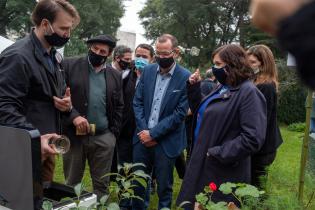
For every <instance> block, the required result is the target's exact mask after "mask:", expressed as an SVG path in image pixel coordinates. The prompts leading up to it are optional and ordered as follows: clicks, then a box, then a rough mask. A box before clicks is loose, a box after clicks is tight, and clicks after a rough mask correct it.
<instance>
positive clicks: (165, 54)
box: [155, 50, 174, 56]
mask: <svg viewBox="0 0 315 210" xmlns="http://www.w3.org/2000/svg"><path fill="white" fill-rule="evenodd" d="M172 53H174V50H171V51H161V52H159V51H156V52H155V54H156V55H157V56H170V55H171V54H172Z"/></svg>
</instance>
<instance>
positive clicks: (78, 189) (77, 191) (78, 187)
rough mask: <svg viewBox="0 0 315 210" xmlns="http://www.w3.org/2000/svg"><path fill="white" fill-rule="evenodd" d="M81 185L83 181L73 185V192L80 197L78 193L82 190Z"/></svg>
mask: <svg viewBox="0 0 315 210" xmlns="http://www.w3.org/2000/svg"><path fill="white" fill-rule="evenodd" d="M83 187H84V185H83V183H79V184H77V185H76V186H74V192H75V194H76V196H77V197H80V195H81V193H82V191H83Z"/></svg>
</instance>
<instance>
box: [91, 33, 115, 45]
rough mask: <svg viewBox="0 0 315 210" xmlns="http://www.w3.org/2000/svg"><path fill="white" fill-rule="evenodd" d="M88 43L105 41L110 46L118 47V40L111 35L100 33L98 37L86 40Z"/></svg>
mask: <svg viewBox="0 0 315 210" xmlns="http://www.w3.org/2000/svg"><path fill="white" fill-rule="evenodd" d="M86 43H87V44H91V43H103V44H107V45H108V46H109V47H112V48H115V47H116V40H115V39H114V38H113V37H112V36H110V35H98V36H96V37H92V38H90V39H89V40H87V41H86Z"/></svg>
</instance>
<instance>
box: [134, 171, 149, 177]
mask: <svg viewBox="0 0 315 210" xmlns="http://www.w3.org/2000/svg"><path fill="white" fill-rule="evenodd" d="M133 174H134V175H136V176H138V177H142V178H146V179H150V178H151V176H150V175H148V174H146V173H144V171H142V170H137V171H134V172H133Z"/></svg>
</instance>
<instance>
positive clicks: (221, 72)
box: [212, 66, 227, 85]
mask: <svg viewBox="0 0 315 210" xmlns="http://www.w3.org/2000/svg"><path fill="white" fill-rule="evenodd" d="M212 73H213V75H214V76H215V78H216V79H217V80H218V81H219V82H220V83H221V84H222V85H226V78H227V73H226V71H225V67H222V68H217V67H215V66H213V67H212Z"/></svg>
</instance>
